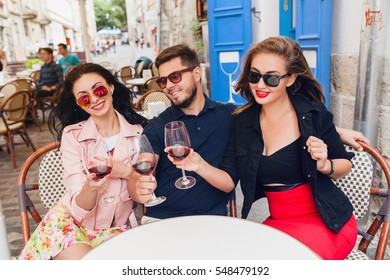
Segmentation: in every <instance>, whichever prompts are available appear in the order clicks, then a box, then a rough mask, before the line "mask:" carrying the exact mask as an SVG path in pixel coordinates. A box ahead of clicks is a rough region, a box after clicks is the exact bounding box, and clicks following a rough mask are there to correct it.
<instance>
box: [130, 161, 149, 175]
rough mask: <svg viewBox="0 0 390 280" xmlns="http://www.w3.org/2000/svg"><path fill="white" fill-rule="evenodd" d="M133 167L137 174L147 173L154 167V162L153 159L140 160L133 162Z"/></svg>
mask: <svg viewBox="0 0 390 280" xmlns="http://www.w3.org/2000/svg"><path fill="white" fill-rule="evenodd" d="M133 168H134V169H135V171H137V172H138V173H139V174H142V175H148V174H150V173H151V172H152V171H153V168H154V162H153V161H147V160H145V161H140V162H137V163H135V164H133Z"/></svg>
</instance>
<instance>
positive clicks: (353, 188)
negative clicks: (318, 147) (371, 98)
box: [334, 142, 390, 260]
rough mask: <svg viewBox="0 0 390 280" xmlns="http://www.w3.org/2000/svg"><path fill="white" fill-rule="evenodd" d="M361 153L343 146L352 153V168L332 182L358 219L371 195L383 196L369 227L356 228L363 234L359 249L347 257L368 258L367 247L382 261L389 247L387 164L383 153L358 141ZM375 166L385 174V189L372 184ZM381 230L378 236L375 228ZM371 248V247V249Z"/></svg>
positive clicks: (389, 177)
mask: <svg viewBox="0 0 390 280" xmlns="http://www.w3.org/2000/svg"><path fill="white" fill-rule="evenodd" d="M360 144H361V146H362V147H363V149H364V151H363V152H358V151H356V150H355V149H353V148H351V147H346V149H347V151H349V152H353V153H355V157H354V158H353V159H352V163H353V167H352V169H351V171H350V172H349V174H348V175H347V176H345V177H343V178H340V179H338V180H334V183H335V184H336V185H337V186H338V187H339V188H340V189H341V190H342V191H343V192H344V193H345V194H346V195H347V196H348V198H349V200H350V201H351V203H352V205H353V208H354V215H355V217H356V219H357V220H359V219H361V218H363V216H364V215H365V214H366V213H367V211H368V210H369V204H370V200H372V199H374V197H376V198H378V197H382V198H383V199H384V201H382V203H381V205H382V206H381V208H380V209H379V211H378V213H377V214H376V216H375V218H374V220H373V221H372V222H371V224H370V226H369V228H368V230H366V229H359V235H360V236H362V238H361V240H360V243H359V245H358V249H354V250H353V251H352V252H351V254H350V255H349V256H348V257H347V259H348V260H363V259H370V258H369V257H368V255H367V250H368V248H369V246H370V245H371V247H373V248H372V249H373V250H374V251H375V256H374V258H375V259H376V260H383V259H384V257H385V252H386V247H387V246H388V241H389V236H390V199H389V195H390V190H389V187H390V165H389V164H388V163H387V161H386V159H385V158H384V157H383V155H382V154H381V153H380V152H379V151H378V150H377V149H374V148H373V147H371V146H370V145H368V144H366V143H363V142H361V143H360ZM373 163H374V166H378V168H379V169H380V171H381V172H382V173H383V174H384V176H385V177H386V186H385V187H386V188H379V187H376V186H373V177H374V167H373ZM381 226H382V230H381V232H380V234H379V235H378V234H377V233H378V231H379V229H380V227H381ZM376 236H377V238H378V243H377V245H373V244H371V241H372V240H373V239H374V238H375V237H376ZM371 247H370V250H371Z"/></svg>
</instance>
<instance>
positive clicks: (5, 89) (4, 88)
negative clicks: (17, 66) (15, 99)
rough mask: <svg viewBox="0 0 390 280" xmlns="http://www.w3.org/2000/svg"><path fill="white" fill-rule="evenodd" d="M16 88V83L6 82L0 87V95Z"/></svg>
mask: <svg viewBox="0 0 390 280" xmlns="http://www.w3.org/2000/svg"><path fill="white" fill-rule="evenodd" d="M17 90H18V85H17V84H15V83H14V82H8V83H6V84H5V85H3V86H2V87H1V88H0V96H1V97H4V96H6V95H8V94H10V93H14V92H16V91H17Z"/></svg>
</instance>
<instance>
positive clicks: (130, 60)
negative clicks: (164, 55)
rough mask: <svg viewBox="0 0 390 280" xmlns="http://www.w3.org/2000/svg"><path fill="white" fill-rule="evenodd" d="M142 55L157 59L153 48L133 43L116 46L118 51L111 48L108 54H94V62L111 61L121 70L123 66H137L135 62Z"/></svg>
mask: <svg viewBox="0 0 390 280" xmlns="http://www.w3.org/2000/svg"><path fill="white" fill-rule="evenodd" d="M141 56H146V57H148V58H150V59H151V60H152V61H154V60H155V59H156V55H155V52H154V50H153V49H152V48H145V47H144V48H143V49H141V48H140V47H138V48H136V47H134V46H132V45H120V46H116V51H115V52H114V50H113V49H110V50H109V51H108V52H107V53H106V54H103V55H97V56H92V62H93V63H101V62H103V61H109V62H111V63H113V64H114V65H115V69H116V70H119V69H120V68H121V67H123V66H129V65H131V66H135V62H136V61H137V59H138V58H139V57H141Z"/></svg>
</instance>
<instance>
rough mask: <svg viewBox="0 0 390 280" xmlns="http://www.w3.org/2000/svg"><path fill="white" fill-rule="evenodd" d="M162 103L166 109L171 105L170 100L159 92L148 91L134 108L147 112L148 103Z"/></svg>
mask: <svg viewBox="0 0 390 280" xmlns="http://www.w3.org/2000/svg"><path fill="white" fill-rule="evenodd" d="M157 101H162V102H164V103H165V106H166V108H168V107H170V106H171V105H172V102H171V100H170V99H169V98H168V97H167V96H166V95H165V93H164V92H162V91H161V90H150V91H148V92H146V93H144V94H143V95H142V96H141V97H140V99H138V101H137V103H136V104H135V106H134V108H135V109H137V110H141V111H147V110H148V103H150V102H157Z"/></svg>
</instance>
